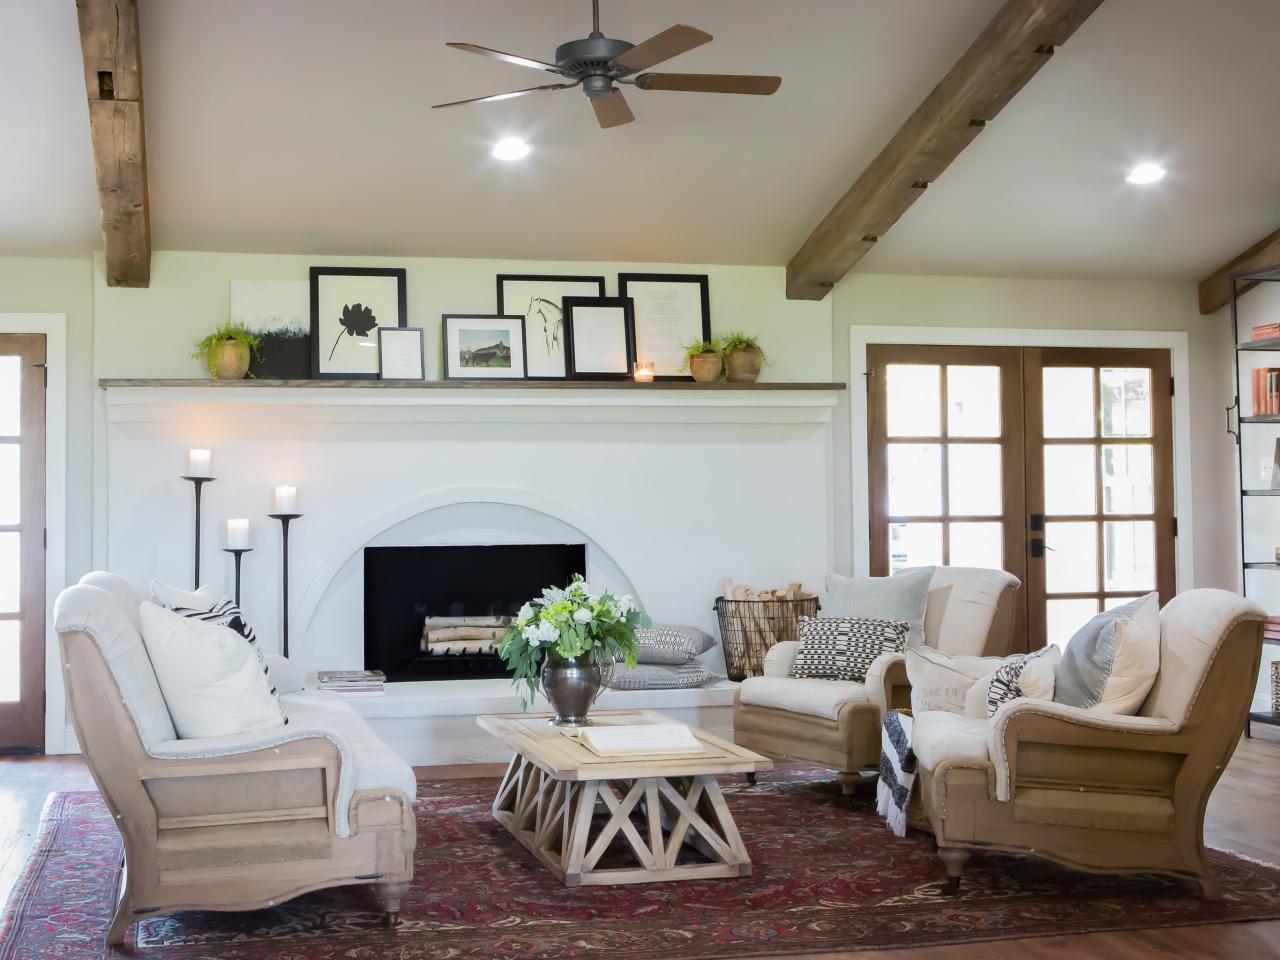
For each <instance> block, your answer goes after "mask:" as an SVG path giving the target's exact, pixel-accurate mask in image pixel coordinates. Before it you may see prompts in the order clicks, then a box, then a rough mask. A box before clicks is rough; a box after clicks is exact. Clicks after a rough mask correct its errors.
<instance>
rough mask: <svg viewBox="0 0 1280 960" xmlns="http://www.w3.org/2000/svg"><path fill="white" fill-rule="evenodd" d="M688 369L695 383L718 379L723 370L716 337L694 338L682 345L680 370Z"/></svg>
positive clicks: (718, 342)
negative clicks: (682, 354) (708, 338)
mask: <svg viewBox="0 0 1280 960" xmlns="http://www.w3.org/2000/svg"><path fill="white" fill-rule="evenodd" d="M686 370H688V371H689V373H690V374H692V375H693V379H694V380H695V381H696V382H697V383H711V382H713V381H715V380H719V379H720V374H721V373H722V372H723V371H724V361H723V360H722V358H721V357H720V341H719V339H717V338H716V337H712V338H711V339H710V340H695V341H693V343H686V344H685V345H684V363H682V364H681V365H680V372H681V373H683V372H684V371H686Z"/></svg>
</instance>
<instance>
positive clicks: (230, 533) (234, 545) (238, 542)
mask: <svg viewBox="0 0 1280 960" xmlns="http://www.w3.org/2000/svg"><path fill="white" fill-rule="evenodd" d="M227 549H228V550H248V549H249V521H248V520H244V519H234V520H228V521H227Z"/></svg>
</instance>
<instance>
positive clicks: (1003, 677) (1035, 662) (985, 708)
mask: <svg viewBox="0 0 1280 960" xmlns="http://www.w3.org/2000/svg"><path fill="white" fill-rule="evenodd" d="M1061 659H1062V651H1061V650H1059V649H1058V648H1057V647H1044V648H1042V649H1040V650H1037V651H1035V652H1034V653H1026V654H1022V655H1021V656H1015V657H1009V658H1008V659H1006V660H1005V662H1004V663H1002V664H1001V665H1000V666H999V667H997V668H996V671H995V673H993V674H992V675H991V679H990V681H989V682H988V683H987V684H986V685H985V693H986V697H985V700H986V702H985V704H982V706H981V710H982V712H980V713H979V714H978V716H980V717H988V718H990V717H994V716H995V715H996V711H997V710H999V709H1000V706H1001V704H1005V703H1008V702H1009V701H1010V700H1017V699H1019V698H1020V697H1026V698H1029V699H1032V700H1052V699H1053V683H1054V674H1055V673H1056V672H1057V669H1058V661H1059V660H1061ZM983 689H984V687H983V684H981V683H978V684H974V687H973V689H971V690H970V691H969V696H972V695H973V690H978V691H979V692H982V691H983ZM965 707H966V709H965V713H968V712H969V707H968V700H967V698H966V704H965Z"/></svg>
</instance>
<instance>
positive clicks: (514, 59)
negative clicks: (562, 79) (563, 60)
mask: <svg viewBox="0 0 1280 960" xmlns="http://www.w3.org/2000/svg"><path fill="white" fill-rule="evenodd" d="M445 46H446V47H453V49H455V50H463V51H465V52H467V53H478V54H480V56H482V57H492V58H493V59H494V60H501V61H503V62H504V63H514V64H515V65H516V66H517V67H532V68H533V69H534V70H545V71H547V73H559V72H560V68H559V67H557V66H556V65H555V64H554V63H546V62H545V61H542V60H534V59H532V58H531V57H518V56H516V55H515V54H514V53H503V52H502V51H501V50H492V49H490V48H489V47H482V46H480V45H479V44H478V43H446V44H445Z"/></svg>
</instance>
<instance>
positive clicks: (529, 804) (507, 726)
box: [476, 710, 773, 887]
mask: <svg viewBox="0 0 1280 960" xmlns="http://www.w3.org/2000/svg"><path fill="white" fill-rule="evenodd" d="M549 717H550V714H546V713H543V714H536V713H531V714H508V715H503V716H485V717H477V718H476V722H477V723H479V724H480V726H481V727H482V728H483V729H484V730H485V731H486V732H488V733H491V734H493V736H495V737H497V738H498V739H499V740H501V741H502V742H503V743H505V744H506V745H507V746H508V747H510V748H511V749H512V750H514V751H515V756H514V757H512V758H511V764H510V766H508V767H507V772H506V775H505V776H503V778H502V783H501V785H500V786H499V787H498V795H497V797H496V798H494V801H493V815H494V818H495V819H497V821H498V822H499V823H500V824H502V825H503V826H504V827H506V828H507V830H509V831H510V832H511V835H512V836H514V837H515V838H516V839H517V840H519V841H520V842H521V843H522V844H523V845H524V846H525V848H526V849H527V850H528V851H529V852H530V853H532V854H533V855H534V856H535V857H537V858H538V860H539V861H540V862H541V863H542V865H543V866H544V867H546V868H547V869H548V870H550V871H551V873H552V874H554V875H555V877H556V878H557V879H559V880H560V881H561V882H562V883H564V885H565V886H568V887H576V886H583V885H597V886H599V885H605V884H613V883H655V882H658V881H663V880H694V879H705V878H708V877H745V876H749V875H750V874H751V858H750V857H749V856H748V855H747V849H746V847H745V846H744V845H743V843H742V837H741V836H740V835H739V834H738V828H737V826H736V825H735V824H734V822H733V816H732V814H731V813H730V812H729V805H728V804H727V803H726V802H725V798H724V794H723V793H721V792H720V785H719V783H717V782H716V777H717V775H719V774H724V773H731V774H732V773H736V774H746V773H758V772H760V771H762V770H770V769H772V768H773V763H772V761H770V760H769V759H768V758H766V757H762V756H760V755H759V754H758V753H752V752H751V751H750V750H745V749H743V748H742V747H739V746H736V745H735V744H732V743H730V742H729V741H727V740H722V739H721V738H720V737H717V736H715V735H713V734H710V733H707V732H706V731H705V730H699V729H697V728H696V727H690V728H689V730H690V732H692V733H693V735H694V737H696V738H697V740H698V741H699V743H701V744H702V746H703V748H704V752H703V753H702V754H701V755H690V754H685V755H681V756H667V757H662V756H652V757H627V758H625V759H613V758H605V757H600V756H597V755H596V754H594V753H592V752H591V751H590V750H588V749H587V748H586V747H584V746H582V744H580V743H578V741H577V740H576V739H574V738H573V735H572V732H569V733H568V734H566V732H565V730H564V728H560V727H553V726H551V725H550V724H549V723H548V722H547V720H548V718H549ZM591 719H592V722H593V723H595V724H597V725H605V724H646V723H648V724H652V723H678V722H679V721H676V720H672V719H671V718H670V717H666V716H663V715H662V714H660V713H656V712H654V711H652V710H642V711H620V710H605V711H600V712H593V713H592V714H591ZM619 837H621V839H620V840H619ZM611 845H612V846H613V847H614V848H615V849H614V853H612V854H611V855H610V860H609V863H608V865H605V866H601V865H600V864H601V860H602V858H603V857H604V856H605V852H606V851H607V850H609V848H610V846H611ZM620 854H621V857H620V856H619V855H620ZM620 859H621V860H623V861H625V862H618V861H619V860H620Z"/></svg>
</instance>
